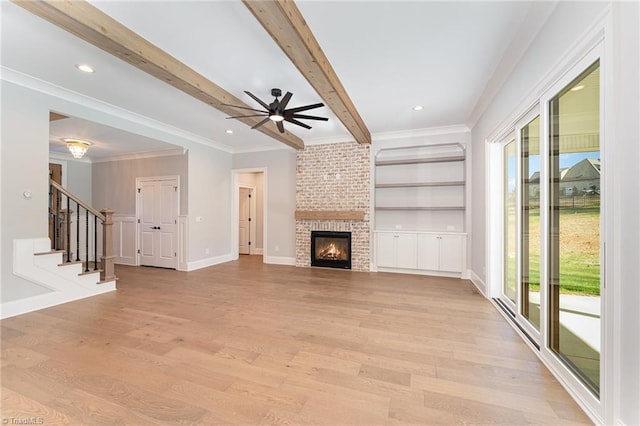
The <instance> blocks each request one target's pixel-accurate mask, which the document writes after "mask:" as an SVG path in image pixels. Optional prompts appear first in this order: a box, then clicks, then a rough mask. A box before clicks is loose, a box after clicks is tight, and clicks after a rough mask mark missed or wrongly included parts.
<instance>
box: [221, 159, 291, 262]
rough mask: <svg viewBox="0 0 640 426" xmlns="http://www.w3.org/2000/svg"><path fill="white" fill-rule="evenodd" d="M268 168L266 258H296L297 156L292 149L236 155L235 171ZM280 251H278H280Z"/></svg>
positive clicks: (234, 160) (266, 177)
mask: <svg viewBox="0 0 640 426" xmlns="http://www.w3.org/2000/svg"><path fill="white" fill-rule="evenodd" d="M262 167H264V168H266V169H267V173H266V176H265V180H266V188H265V193H266V197H267V213H266V216H267V223H266V224H265V226H266V228H267V238H268V241H267V243H266V245H265V247H264V256H265V257H286V258H291V259H295V256H296V247H295V244H296V220H295V217H294V213H295V210H296V152H295V151H294V150H293V149H290V148H283V149H280V150H274V151H263V152H256V153H243V154H234V155H233V168H234V169H251V168H262ZM276 247H277V248H278V251H276Z"/></svg>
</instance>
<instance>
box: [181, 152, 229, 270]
mask: <svg viewBox="0 0 640 426" xmlns="http://www.w3.org/2000/svg"><path fill="white" fill-rule="evenodd" d="M188 156H189V206H188V210H189V261H190V262H193V261H197V260H202V259H206V258H209V257H216V256H224V255H229V254H230V253H231V154H228V153H225V152H222V151H219V150H217V149H213V148H208V147H205V146H202V145H194V146H192V147H191V148H190V149H189V153H188ZM198 216H202V218H203V220H202V222H196V217H198ZM207 251H208V253H207Z"/></svg>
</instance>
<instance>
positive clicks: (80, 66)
mask: <svg viewBox="0 0 640 426" xmlns="http://www.w3.org/2000/svg"><path fill="white" fill-rule="evenodd" d="M76 68H78V69H79V70H80V71H82V72H87V73H92V72H94V71H93V68H91V67H90V66H89V65H87V64H78V65H76Z"/></svg>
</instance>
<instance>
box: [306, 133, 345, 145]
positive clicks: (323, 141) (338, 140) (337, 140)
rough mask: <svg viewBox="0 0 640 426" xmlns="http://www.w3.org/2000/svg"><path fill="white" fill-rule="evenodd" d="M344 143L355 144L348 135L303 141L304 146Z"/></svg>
mask: <svg viewBox="0 0 640 426" xmlns="http://www.w3.org/2000/svg"><path fill="white" fill-rule="evenodd" d="M345 142H355V139H353V138H352V137H351V136H350V135H346V134H345V135H344V136H332V137H326V138H314V139H305V141H304V143H305V145H327V144H334V143H345Z"/></svg>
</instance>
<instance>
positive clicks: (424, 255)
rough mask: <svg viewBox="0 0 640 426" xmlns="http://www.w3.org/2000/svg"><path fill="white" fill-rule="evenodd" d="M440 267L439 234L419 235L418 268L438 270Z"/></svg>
mask: <svg viewBox="0 0 640 426" xmlns="http://www.w3.org/2000/svg"><path fill="white" fill-rule="evenodd" d="M439 268H440V239H439V238H438V236H437V235H427V234H420V235H418V269H424V270H427V271H437V270H438V269H439Z"/></svg>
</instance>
